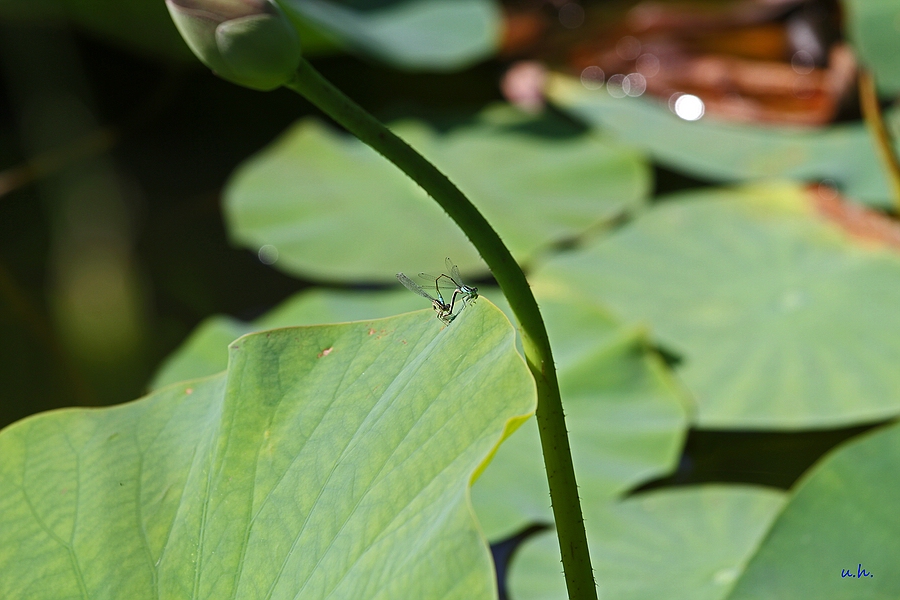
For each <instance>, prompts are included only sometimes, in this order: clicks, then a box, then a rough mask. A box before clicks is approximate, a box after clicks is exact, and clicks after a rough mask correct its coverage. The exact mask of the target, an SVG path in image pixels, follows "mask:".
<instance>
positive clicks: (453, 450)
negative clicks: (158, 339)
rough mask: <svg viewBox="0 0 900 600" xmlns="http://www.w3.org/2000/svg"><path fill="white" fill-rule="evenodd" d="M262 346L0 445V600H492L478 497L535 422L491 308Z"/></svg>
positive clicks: (24, 431) (285, 335)
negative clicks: (471, 495) (475, 504)
mask: <svg viewBox="0 0 900 600" xmlns="http://www.w3.org/2000/svg"><path fill="white" fill-rule="evenodd" d="M432 321H433V319H432V318H431V317H430V315H429V312H428V311H419V312H415V313H409V314H406V315H401V316H399V317H393V318H389V319H384V320H378V321H370V322H358V323H350V324H342V325H326V326H317V327H303V328H285V329H278V330H271V331H266V332H261V333H258V334H250V335H247V336H244V337H242V338H240V339H239V340H237V341H235V342H234V343H233V344H232V345H231V347H230V357H229V366H228V371H227V372H226V373H223V374H220V375H217V376H214V377H211V378H207V379H202V380H195V381H193V382H187V383H181V384H177V385H174V386H170V387H168V388H165V389H164V390H161V391H159V392H157V393H155V394H153V395H151V396H149V397H147V398H145V399H142V400H139V401H137V402H133V403H130V404H126V405H122V406H117V407H113V408H105V409H94V410H90V409H77V410H71V409H69V410H62V411H55V412H51V413H45V414H42V415H38V416H35V417H31V418H29V419H25V420H23V421H20V422H18V423H16V424H13V425H11V426H10V427H8V428H7V429H5V430H4V431H3V432H2V433H0V456H2V460H0V564H2V565H3V577H0V597H2V598H29V599H42V598H47V599H51V598H52V599H54V600H56V599H59V598H75V597H78V598H88V597H90V598H129V599H139V598H188V597H191V598H199V597H202V598H273V599H274V598H325V597H331V598H354V599H355V598H385V599H387V598H465V599H468V598H491V597H495V593H496V592H495V584H494V576H493V570H492V565H491V559H490V555H489V552H488V548H487V545H486V543H485V541H484V538H483V536H482V535H481V533H480V531H479V529H478V527H477V524H476V522H475V520H474V518H473V514H472V509H471V507H470V503H469V499H468V488H469V483H470V481H471V480H472V478H473V477H474V475H475V473H476V472H477V470H478V469H479V467H480V465H482V464H483V462H484V461H485V460H486V457H487V456H488V455H489V454H490V453H491V451H492V450H493V449H494V448H495V447H496V444H497V443H499V441H500V440H501V439H502V436H504V435H506V434H508V433H509V431H510V430H511V429H512V428H514V427H515V425H516V424H517V423H519V422H521V419H522V418H523V415H525V414H527V413H528V412H529V411H531V410H532V409H533V407H534V403H535V389H534V384H533V380H532V379H531V377H530V374H529V373H528V370H527V368H526V366H525V364H524V361H523V360H522V358H521V357H520V356H519V355H518V353H517V352H516V351H515V346H514V339H515V334H514V330H513V329H512V327H511V326H510V324H509V321H508V320H507V319H506V317H505V316H503V314H502V313H501V312H500V311H498V310H497V309H496V308H495V307H493V306H491V304H490V303H488V302H479V303H478V304H477V305H476V306H473V307H470V308H469V309H467V310H466V311H465V313H464V314H462V315H461V316H460V317H459V319H457V320H456V322H454V324H453V327H449V328H444V329H441V328H437V327H433V325H434V323H433V322H432Z"/></svg>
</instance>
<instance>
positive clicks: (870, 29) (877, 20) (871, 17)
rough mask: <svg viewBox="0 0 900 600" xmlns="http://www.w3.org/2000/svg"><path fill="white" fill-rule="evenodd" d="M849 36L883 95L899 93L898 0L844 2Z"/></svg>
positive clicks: (899, 16) (899, 13)
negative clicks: (872, 73)
mask: <svg viewBox="0 0 900 600" xmlns="http://www.w3.org/2000/svg"><path fill="white" fill-rule="evenodd" d="M841 4H842V5H843V7H844V16H845V23H846V25H845V26H846V28H847V29H846V30H847V34H848V35H849V37H850V39H851V41H852V42H853V46H854V47H855V48H856V52H857V55H858V56H859V58H860V60H861V62H863V64H865V66H866V67H868V68H870V69H871V70H872V71H873V72H874V75H875V82H876V83H877V84H878V88H879V90H880V91H882V92H884V93H886V94H891V95H896V94H897V93H900V25H898V24H900V4H898V3H897V2H896V0H842V1H841Z"/></svg>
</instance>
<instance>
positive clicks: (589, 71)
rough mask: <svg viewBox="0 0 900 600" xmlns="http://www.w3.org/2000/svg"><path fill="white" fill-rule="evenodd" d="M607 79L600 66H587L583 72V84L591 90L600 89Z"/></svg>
mask: <svg viewBox="0 0 900 600" xmlns="http://www.w3.org/2000/svg"><path fill="white" fill-rule="evenodd" d="M604 81H606V73H604V72H603V69H601V68H600V67H594V66H591V67H586V68H585V69H584V70H583V71H582V72H581V85H583V86H584V87H586V88H587V89H589V90H599V89H600V88H602V87H603V82H604Z"/></svg>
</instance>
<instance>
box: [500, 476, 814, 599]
mask: <svg viewBox="0 0 900 600" xmlns="http://www.w3.org/2000/svg"><path fill="white" fill-rule="evenodd" d="M784 497H785V494H784V493H782V492H777V491H775V490H769V489H766V488H756V487H748V486H716V485H709V486H700V487H696V488H681V489H671V490H664V491H658V492H651V493H647V494H644V495H641V496H637V497H635V498H630V499H628V500H625V501H623V502H621V503H600V504H593V503H590V502H585V504H584V512H585V521H586V527H587V533H588V540H589V541H590V547H591V561H592V563H593V566H594V571H595V577H596V580H597V585H598V591H599V594H600V597H601V598H617V599H622V600H649V599H651V598H666V599H671V600H720V599H723V598H725V597H727V594H728V592H729V590H730V589H731V587H732V586H733V585H734V582H735V580H736V578H737V577H738V576H739V575H740V573H741V572H742V570H743V568H744V565H746V563H747V560H748V559H749V558H750V557H751V556H752V554H753V551H754V550H755V549H756V547H757V544H759V542H760V540H761V539H762V537H763V535H764V534H765V532H766V530H767V529H768V527H769V525H770V524H771V522H772V520H773V519H774V518H775V517H776V516H777V514H778V511H779V510H780V509H781V507H782V506H783V505H784ZM510 592H511V593H510V595H511V596H512V597H514V598H516V599H517V600H551V599H552V600H556V599H558V598H564V597H565V584H564V582H563V579H562V577H561V576H560V574H559V546H558V543H557V541H556V539H554V538H553V537H552V536H551V535H546V534H545V535H543V536H542V537H541V538H539V539H537V540H535V541H534V542H533V543H527V544H526V545H525V546H524V547H523V548H522V550H521V551H520V554H519V555H517V556H516V559H515V560H514V562H513V566H512V575H511V580H510ZM768 597H770V598H771V597H778V596H768ZM783 597H789V596H783ZM801 597H804V596H802V595H801Z"/></svg>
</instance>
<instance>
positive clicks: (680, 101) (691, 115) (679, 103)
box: [672, 94, 706, 121]
mask: <svg viewBox="0 0 900 600" xmlns="http://www.w3.org/2000/svg"><path fill="white" fill-rule="evenodd" d="M672 106H673V110H674V112H675V114H676V115H678V116H679V117H681V118H682V119H684V120H685V121H696V120H697V119H699V118H700V117H702V116H703V113H704V112H705V111H706V107H705V106H704V105H703V100H701V99H700V98H698V97H697V96H694V95H693V94H681V95H679V96H678V97H677V98H676V99H675V103H674V104H673V105H672Z"/></svg>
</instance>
